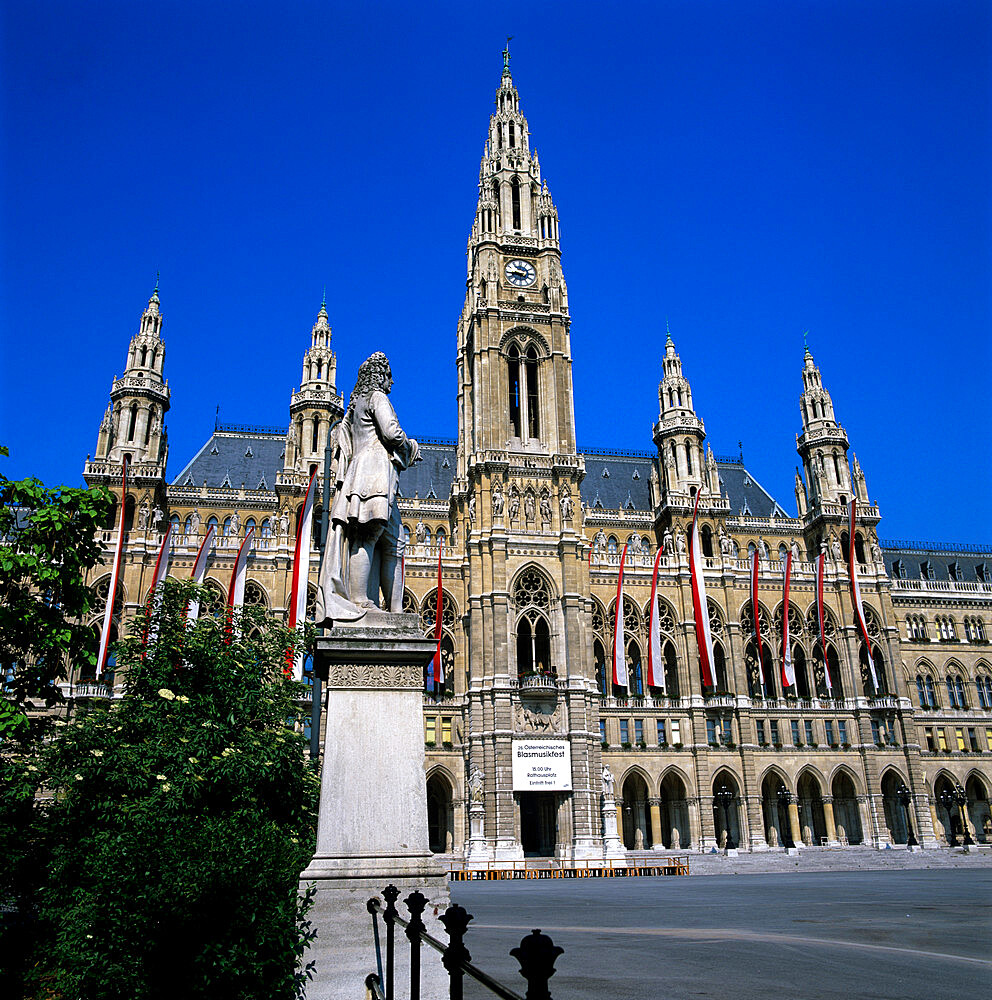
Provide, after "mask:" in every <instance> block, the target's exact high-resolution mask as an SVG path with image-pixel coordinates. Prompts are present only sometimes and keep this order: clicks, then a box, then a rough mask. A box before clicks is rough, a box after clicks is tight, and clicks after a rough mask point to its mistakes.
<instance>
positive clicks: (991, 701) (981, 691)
mask: <svg viewBox="0 0 992 1000" xmlns="http://www.w3.org/2000/svg"><path fill="white" fill-rule="evenodd" d="M975 687H976V688H977V689H978V704H979V705H981V706H982V708H992V677H989V676H988V675H986V674H979V675H978V677H976V678H975Z"/></svg>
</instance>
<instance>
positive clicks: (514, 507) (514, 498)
mask: <svg viewBox="0 0 992 1000" xmlns="http://www.w3.org/2000/svg"><path fill="white" fill-rule="evenodd" d="M508 513H509V515H510V520H511V521H515V520H516V519H517V517H518V516H519V514H520V494H519V493H517V488H516V487H515V486H511V487H510V509H509V511H508Z"/></svg>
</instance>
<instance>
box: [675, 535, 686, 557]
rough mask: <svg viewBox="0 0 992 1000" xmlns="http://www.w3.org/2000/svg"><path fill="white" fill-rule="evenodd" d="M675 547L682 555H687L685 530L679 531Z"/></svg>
mask: <svg viewBox="0 0 992 1000" xmlns="http://www.w3.org/2000/svg"><path fill="white" fill-rule="evenodd" d="M675 547H676V548H677V549H678V552H679V555H680V556H684V555H685V552H686V543H685V532H684V531H679V533H678V534H677V535H676V536H675Z"/></svg>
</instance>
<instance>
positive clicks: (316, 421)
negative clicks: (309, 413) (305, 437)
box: [310, 417, 320, 455]
mask: <svg viewBox="0 0 992 1000" xmlns="http://www.w3.org/2000/svg"><path fill="white" fill-rule="evenodd" d="M319 440H320V417H314V418H313V434H312V435H311V436H310V453H311V454H312V455H316V454H317V447H318V443H319Z"/></svg>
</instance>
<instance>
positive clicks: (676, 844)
mask: <svg viewBox="0 0 992 1000" xmlns="http://www.w3.org/2000/svg"><path fill="white" fill-rule="evenodd" d="M681 846H682V834H681V833H680V831H679V828H678V827H677V826H673V827H672V850H673V851H677V850H678V849H679V848H680V847H681Z"/></svg>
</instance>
